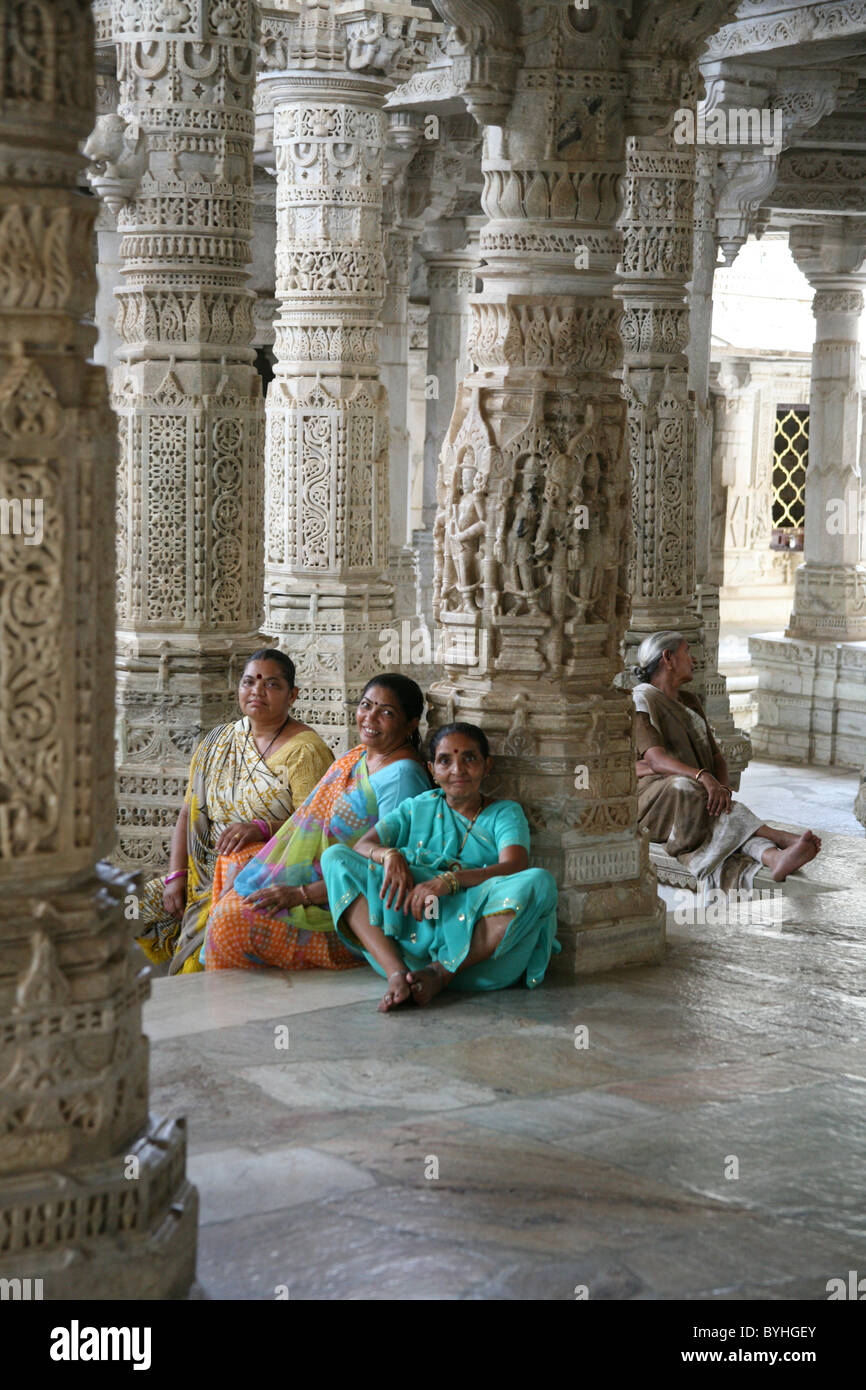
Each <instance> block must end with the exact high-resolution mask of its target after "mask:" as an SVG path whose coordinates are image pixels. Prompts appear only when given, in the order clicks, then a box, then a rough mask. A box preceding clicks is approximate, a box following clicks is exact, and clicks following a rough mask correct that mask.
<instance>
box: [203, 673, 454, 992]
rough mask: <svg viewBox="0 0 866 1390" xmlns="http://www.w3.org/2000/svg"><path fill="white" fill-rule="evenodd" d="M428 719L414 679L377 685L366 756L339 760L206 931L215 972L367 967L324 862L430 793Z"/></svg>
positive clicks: (366, 728)
mask: <svg viewBox="0 0 866 1390" xmlns="http://www.w3.org/2000/svg"><path fill="white" fill-rule="evenodd" d="M423 712H424V697H423V695H422V694H421V691H420V689H419V687H418V686H417V685H416V684H415V682H414V681H413V680H410V679H409V678H408V677H407V676H401V675H382V676H375V677H374V678H373V680H371V681H370V682H369V683H368V685H367V686H366V688H365V690H364V693H363V695H362V696H361V701H360V704H359V705H358V709H357V712H356V723H357V726H358V734H359V737H360V743H359V744H358V746H357V747H356V748H353V749H352V751H351V752H350V753H347V754H345V756H344V757H342V758H338V759H337V761H336V762H335V763H334V765H333V767H331V768H329V770H328V772H327V773H326V774H325V776H324V777H323V778H322V780H321V782H320V783H319V785H318V786H317V787H315V788H314V789H313V791H312V792H311V793H310V795H309V796H308V797H307V799H306V801H305V802H304V804H303V805H302V806H300V807H298V809H297V811H295V813H294V815H293V816H292V817H291V819H290V820H288V821H287V822H286V824H285V825H284V826H283V827H282V829H281V830H280V831H279V832H278V833H277V834H276V835H275V836H274V837H273V839H272V840H270V841H269V843H268V844H266V845H265V846H264V847H263V848H259V850H258V853H257V854H256V855H255V858H253V859H250V860H249V862H248V863H247V864H246V867H245V868H243V869H242V871H241V872H240V874H238V875H237V877H236V878H235V880H234V882H233V884H232V885H231V886H230V887H229V888H228V889H227V890H226V891H225V892H224V893H223V896H222V897H221V898H220V899H219V901H216V900H215V902H214V907H213V909H212V911H211V915H210V918H209V919H208V925H207V938H206V945H205V965H206V968H207V969H208V970H230V969H240V970H253V969H256V968H259V967H261V966H265V965H271V966H277V967H278V968H279V969H281V970H310V969H314V968H316V967H319V968H323V969H326V970H346V969H350V968H351V967H353V966H355V965H360V964H363V959H362V957H361V956H360V954H359V953H356V952H353V951H351V950H349V949H348V948H347V947H346V946H344V945H343V943H342V942H341V941H340V938H339V937H338V936H337V934H336V932H335V930H334V923H333V920H332V918H331V913H330V909H329V907H328V898H327V893H326V890H325V883H324V879H323V878H322V868H321V857H322V854H323V853H324V851H325V850H326V849H327V848H328V846H329V845H332V844H349V845H352V844H354V843H355V841H356V840H358V839H360V837H361V836H362V835H363V834H364V832H365V831H367V830H369V829H370V828H371V827H372V826H374V825H375V824H376V822H377V821H378V820H379V819H380V818H381V817H382V816H383V815H386V814H388V812H389V811H391V810H393V809H395V807H397V806H399V805H400V803H401V802H402V801H404V800H405V799H406V798H407V797H411V796H417V795H418V793H419V792H424V791H428V790H429V787H430V781H429V778H428V776H427V774H426V772H425V770H424V764H423V762H422V760H421V758H420V756H419V754H418V751H417V749H418V743H419V737H418V723H419V720H420V718H421V715H422V714H423ZM246 857H247V858H249V852H247V855H246ZM235 858H237V857H235Z"/></svg>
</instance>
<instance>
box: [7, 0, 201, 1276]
mask: <svg viewBox="0 0 866 1390" xmlns="http://www.w3.org/2000/svg"><path fill="white" fill-rule="evenodd" d="M0 33H2V45H3V47H2V80H0V267H2V268H0V497H2V499H3V503H4V522H5V521H6V519H7V517H8V518H10V519H11V522H12V524H11V526H7V525H5V524H4V529H3V532H2V534H0V613H2V622H0V1014H2V1016H3V1020H4V1024H3V1037H2V1042H0V1074H2V1076H3V1090H2V1098H0V1277H2V1278H3V1280H4V1281H5V1280H6V1279H32V1278H37V1279H38V1280H40V1281H41V1284H42V1295H40V1296H44V1297H45V1298H46V1299H69V1300H72V1299H74V1300H75V1301H76V1302H78V1301H79V1300H81V1299H106V1298H112V1299H117V1298H122V1299H142V1298H170V1297H182V1296H183V1294H184V1293H185V1292H186V1290H187V1289H188V1287H189V1285H190V1283H191V1281H192V1279H193V1276H194V1268H195V1224H196V1206H197V1202H196V1195H195V1192H194V1190H193V1189H192V1188H191V1187H190V1185H189V1184H188V1183H187V1181H186V1179H185V1176H184V1161H185V1137H184V1127H183V1122H181V1121H171V1122H167V1123H160V1122H159V1121H158V1120H156V1119H153V1118H149V1117H148V1081H147V1055H148V1054H147V1040H146V1038H144V1037H143V1036H142V1032H141V1005H142V1001H143V999H144V998H146V995H147V990H148V986H147V981H146V978H145V977H144V976H143V975H137V974H136V968H135V966H134V964H133V962H132V959H131V952H130V943H131V934H132V924H131V923H130V922H129V921H127V920H126V919H125V915H124V904H123V900H124V894H125V893H127V892H128V891H129V890H130V889H131V888H132V886H133V884H132V882H131V881H130V880H128V879H125V878H124V877H123V876H122V875H121V874H120V873H119V872H118V871H117V870H115V869H111V868H110V867H108V865H107V864H106V863H105V862H104V859H105V856H106V855H108V854H109V853H110V852H111V849H112V846H113V840H114V793H113V786H112V779H113V756H112V752H113V750H112V696H113V682H112V647H113V631H114V599H113V594H112V591H111V586H110V584H107V583H106V576H107V575H109V574H110V573H111V569H112V551H113V540H114V527H113V502H114V460H115V444H114V438H115V432H114V428H113V424H112V420H111V415H110V412H109V409H108V402H107V399H106V392H105V375H104V372H103V371H102V369H101V368H99V367H96V366H94V365H93V364H92V363H91V362H88V358H89V356H90V354H91V352H92V349H93V344H94V341H95V338H96V333H95V331H94V329H93V328H92V327H91V326H89V325H88V324H87V323H86V322H84V320H85V318H86V317H88V316H89V315H90V312H91V310H92V307H93V301H94V294H95V288H96V284H95V276H94V273H93V259H92V251H91V247H92V237H93V222H94V218H95V216H96V213H97V203H96V200H95V199H93V198H90V197H86V196H84V195H82V194H81V193H79V192H78V191H77V189H76V185H77V182H78V179H79V177H80V172H81V166H82V162H83V161H82V159H81V156H80V155H79V153H78V149H79V146H80V143H81V142H82V141H83V140H84V138H85V137H86V136H87V134H88V131H89V130H90V128H91V126H92V125H93V120H94V83H93V44H94V35H93V18H92V13H91V8H90V5H89V4H88V3H86V0H58V2H57V3H55V4H53V5H41V6H38V7H37V6H27V5H22V4H13V3H12V0H0Z"/></svg>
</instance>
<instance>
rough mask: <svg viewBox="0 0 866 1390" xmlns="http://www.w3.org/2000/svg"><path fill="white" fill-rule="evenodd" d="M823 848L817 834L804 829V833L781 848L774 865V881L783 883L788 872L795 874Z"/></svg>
mask: <svg viewBox="0 0 866 1390" xmlns="http://www.w3.org/2000/svg"><path fill="white" fill-rule="evenodd" d="M820 848H821V841H820V840H819V839H818V837H817V835H813V834H812V831H811V830H804V832H803V834H802V835H800V836H799V837H798V838H797V839H794V840H793V841H792V843H791V844H789V845H788V846H787V848H786V849H780V850H779V857H778V859H777V860H776V862H775V864H774V865H773V881H774V882H775V883H781V882H782V880H783V879H786V878H787V877H788V874H793V873H795V872H796V870H797V869H802V867H803V865H804V864H808V863H809V862H810V861H811V860H812V859H814V858H815V855H816V854H817V853H818V851H819V850H820Z"/></svg>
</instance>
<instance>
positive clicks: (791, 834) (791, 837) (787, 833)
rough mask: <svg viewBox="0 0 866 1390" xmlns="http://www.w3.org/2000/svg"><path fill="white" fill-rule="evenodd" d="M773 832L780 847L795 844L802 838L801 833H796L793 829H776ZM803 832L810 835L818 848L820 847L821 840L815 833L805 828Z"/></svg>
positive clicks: (783, 847)
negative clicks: (777, 837)
mask: <svg viewBox="0 0 866 1390" xmlns="http://www.w3.org/2000/svg"><path fill="white" fill-rule="evenodd" d="M774 833H775V834H776V835H778V836H779V841H780V845H779V848H780V849H787V848H788V846H789V845H796V844H798V843H799V841H800V840H801V839H802V838H803V836H802V835H798V834H797V832H796V831H794V830H777V831H775V832H774ZM804 833H805V835H811V836H812V839H813V840H814V841H815V844H816V845H817V846H818V848H819V849H820V848H821V841H820V840H819V839H818V836H817V835H813V834H812V831H811V830H807V831H805V832H804Z"/></svg>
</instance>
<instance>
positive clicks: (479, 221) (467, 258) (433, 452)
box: [414, 217, 486, 627]
mask: <svg viewBox="0 0 866 1390" xmlns="http://www.w3.org/2000/svg"><path fill="white" fill-rule="evenodd" d="M485 221H486V219H485V218H483V217H466V218H444V219H442V220H441V221H439V222H436V223H434V224H433V225H432V226H430V227H428V228H427V229H426V230H425V232H424V236H423V239H422V251H423V255H424V259H425V261H426V263H427V290H428V296H429V314H428V318H427V419H426V427H425V434H424V479H423V484H422V507H421V527H420V529H419V530H418V531H416V533H415V536H414V542H415V547H416V550H417V553H418V592H419V598H418V605H419V612H420V613H421V614H422V616H423V617H424V620H425V621H426V622H427V624H428V626H430V627H432V625H433V528H434V524H435V521H436V509H437V502H436V479H437V476H438V472H439V455H440V452H441V449H442V444H443V441H444V439H445V435H446V433H447V431H448V426H449V424H450V422H451V416H452V414H453V412H454V402H455V399H456V397H457V386H458V383H459V382H460V381H461V380H462V379H463V377H464V376H465V375H466V374H467V373H468V372H471V371H472V370H473V368H472V363H471V362H470V361H469V358H468V355H467V343H468V338H469V326H470V309H469V303H470V296H471V295H472V294H474V292H475V285H476V280H477V276H478V260H479V238H480V235H481V228H482V226H483V225H484V223H485Z"/></svg>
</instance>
